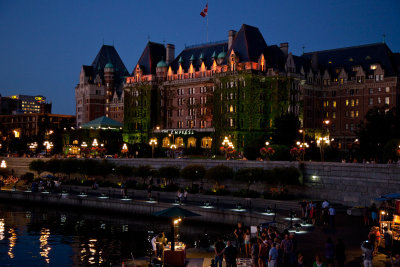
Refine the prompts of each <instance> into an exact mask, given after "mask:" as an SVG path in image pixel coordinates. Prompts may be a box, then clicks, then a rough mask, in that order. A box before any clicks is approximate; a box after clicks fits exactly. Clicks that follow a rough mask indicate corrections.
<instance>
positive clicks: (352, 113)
mask: <svg viewBox="0 0 400 267" xmlns="http://www.w3.org/2000/svg"><path fill="white" fill-rule="evenodd" d="M350 117H352V118H354V111H353V110H352V111H350Z"/></svg>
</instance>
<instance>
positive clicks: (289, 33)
mask: <svg viewBox="0 0 400 267" xmlns="http://www.w3.org/2000/svg"><path fill="white" fill-rule="evenodd" d="M205 4H206V0H200V1H190V0H185V1H184V0H170V1H164V0H147V1H136V0H130V1H124V0H118V1H110V0H108V1H105V0H91V1H89V0H86V1H85V0H68V1H67V0H65V1H52V0H48V1H41V0H37V1H31V0H26V1H17V0H15V1H11V0H9V1H7V0H0V36H1V37H0V60H1V64H0V73H1V75H0V77H1V79H0V94H2V95H3V96H7V95H11V94H31V95H36V94H42V95H44V96H46V97H47V99H48V100H49V101H51V102H52V103H53V113H57V114H75V98H74V94H75V93H74V87H75V85H76V84H77V82H78V79H79V72H80V68H81V65H83V64H86V65H90V64H91V63H92V61H93V59H94V57H95V56H96V54H97V52H98V51H99V49H100V47H101V45H102V44H103V39H104V43H105V44H112V43H113V41H114V44H115V47H116V49H117V51H118V53H119V54H120V56H121V58H122V60H123V61H124V63H125V65H126V67H127V68H128V71H129V72H131V71H132V69H133V67H134V65H135V64H136V62H137V60H138V58H139V56H140V54H141V53H142V50H143V48H144V46H145V45H146V43H147V41H148V38H149V37H150V40H151V41H155V42H161V43H162V42H163V41H165V42H166V43H174V44H175V45H176V54H178V53H179V52H180V51H181V50H182V49H183V48H184V46H185V44H186V45H192V44H198V43H203V42H205V41H206V19H204V18H202V17H201V16H200V15H199V13H200V12H201V10H202V9H203V7H204V6H205ZM208 17H209V18H208V19H209V40H210V41H218V40H224V39H227V37H228V30H230V29H235V30H238V29H239V28H240V26H241V24H243V23H245V24H249V25H253V26H256V27H258V28H259V29H260V30H261V33H262V34H263V36H264V39H265V41H266V42H267V44H279V43H281V42H289V50H290V51H291V52H292V53H294V54H297V55H299V54H301V53H302V46H303V45H304V46H305V52H308V51H316V50H325V49H331V48H338V47H346V46H354V45H360V44H368V43H376V42H382V39H383V37H382V35H383V34H384V33H385V34H386V43H387V44H388V46H389V47H390V48H391V50H392V51H393V52H400V1H399V0H375V1H374V0H336V1H331V0H301V1H299V0H286V1H270V0H247V1H243V0H219V1H217V0H210V1H209V16H208Z"/></svg>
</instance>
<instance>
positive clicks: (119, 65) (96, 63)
mask: <svg viewBox="0 0 400 267" xmlns="http://www.w3.org/2000/svg"><path fill="white" fill-rule="evenodd" d="M108 63H111V64H112V65H113V66H114V71H115V77H114V81H115V83H116V85H117V86H118V85H119V84H120V83H121V82H122V81H123V77H124V76H127V75H128V71H127V69H126V67H125V65H124V63H123V62H122V60H121V58H120V57H119V55H118V52H117V50H115V48H114V46H110V45H103V46H102V47H101V48H100V51H99V52H98V53H97V56H96V57H95V59H94V60H93V63H92V65H91V66H87V65H83V66H82V67H83V70H84V71H85V75H86V76H87V77H89V78H90V79H89V82H93V80H94V79H95V78H96V76H97V75H100V78H101V79H102V80H103V81H104V68H105V66H106V65H107V64H108Z"/></svg>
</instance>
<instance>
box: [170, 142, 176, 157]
mask: <svg viewBox="0 0 400 267" xmlns="http://www.w3.org/2000/svg"><path fill="white" fill-rule="evenodd" d="M170 148H171V150H172V158H175V149H176V145H175V144H172V145H171V146H170Z"/></svg>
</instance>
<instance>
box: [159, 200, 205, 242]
mask: <svg viewBox="0 0 400 267" xmlns="http://www.w3.org/2000/svg"><path fill="white" fill-rule="evenodd" d="M152 215H153V216H158V217H168V218H187V217H194V216H201V215H200V214H197V213H194V212H191V211H190V210H186V209H182V208H181V207H172V208H169V209H165V210H160V211H157V212H153V214H152ZM171 233H172V240H171V250H175V226H174V221H172V225H171Z"/></svg>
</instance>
